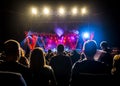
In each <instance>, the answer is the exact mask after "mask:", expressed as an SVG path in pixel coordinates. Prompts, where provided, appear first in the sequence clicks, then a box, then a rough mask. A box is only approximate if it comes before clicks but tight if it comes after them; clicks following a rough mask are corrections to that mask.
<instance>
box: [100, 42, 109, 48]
mask: <svg viewBox="0 0 120 86" xmlns="http://www.w3.org/2000/svg"><path fill="white" fill-rule="evenodd" d="M100 47H101V48H102V49H107V48H108V43H107V41H102V42H101V43H100Z"/></svg>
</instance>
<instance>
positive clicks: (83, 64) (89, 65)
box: [71, 40, 110, 86]
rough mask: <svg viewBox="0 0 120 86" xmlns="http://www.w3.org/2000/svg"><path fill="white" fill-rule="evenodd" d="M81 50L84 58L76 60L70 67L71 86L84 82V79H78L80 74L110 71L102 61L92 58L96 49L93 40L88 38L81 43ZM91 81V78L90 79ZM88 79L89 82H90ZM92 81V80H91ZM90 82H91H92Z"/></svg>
mask: <svg viewBox="0 0 120 86" xmlns="http://www.w3.org/2000/svg"><path fill="white" fill-rule="evenodd" d="M83 51H84V54H85V56H86V59H85V60H83V61H78V62H76V63H75V64H74V65H73V67H72V76H71V86H76V85H80V84H81V83H84V84H86V83H87V82H86V81H80V78H81V75H80V74H82V73H83V74H84V73H86V74H104V73H105V74H106V73H109V72H110V71H109V70H108V68H107V66H106V65H105V64H104V63H101V62H98V61H95V60H94V55H95V53H96V51H97V45H96V42H95V41H94V40H88V41H86V42H85V43H84V45H83ZM87 78H89V77H87ZM91 81H92V80H91ZM91 81H89V82H91ZM92 82H93V83H94V81H92ZM92 82H91V83H92Z"/></svg>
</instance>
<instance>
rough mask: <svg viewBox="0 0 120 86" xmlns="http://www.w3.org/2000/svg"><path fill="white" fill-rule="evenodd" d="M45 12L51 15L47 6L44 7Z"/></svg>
mask: <svg viewBox="0 0 120 86" xmlns="http://www.w3.org/2000/svg"><path fill="white" fill-rule="evenodd" d="M43 13H44V14H45V15H49V14H50V10H49V8H47V7H45V8H44V9H43Z"/></svg>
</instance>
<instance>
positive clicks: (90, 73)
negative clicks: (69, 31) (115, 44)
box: [0, 39, 120, 86]
mask: <svg viewBox="0 0 120 86" xmlns="http://www.w3.org/2000/svg"><path fill="white" fill-rule="evenodd" d="M97 46H98V45H97V43H96V41H95V40H86V41H85V42H84V44H83V49H82V51H80V52H78V51H76V50H67V51H66V50H65V48H64V45H63V44H59V45H58V46H57V47H56V50H57V51H56V52H53V51H52V50H51V49H49V50H48V52H45V51H44V50H43V49H42V48H41V47H38V46H36V47H35V48H34V49H32V50H31V51H30V52H29V53H28V52H27V54H26V51H25V50H24V49H22V47H21V45H20V43H19V42H18V41H17V40H14V39H9V40H7V41H5V42H4V46H3V47H4V49H3V51H1V52H0V86H5V83H1V82H11V85H12V86H14V84H15V85H16V86H79V85H80V84H84V85H85V84H86V83H87V82H90V83H89V84H90V85H96V84H95V83H99V84H100V85H104V84H119V80H120V52H119V48H110V47H109V46H108V43H107V41H102V42H101V43H100V45H99V46H100V48H101V49H98V47H97ZM6 72H7V73H6ZM3 73H4V75H5V74H6V76H9V77H11V78H12V79H9V78H8V77H6V76H3ZM8 73H10V74H8ZM11 74H12V75H11ZM14 75H15V76H16V75H18V77H17V78H19V79H13V78H16V77H15V76H14ZM13 76H14V77H13ZM11 80H12V81H11ZM16 80H19V81H16ZM87 84H88V83H87Z"/></svg>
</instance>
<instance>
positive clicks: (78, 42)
mask: <svg viewBox="0 0 120 86" xmlns="http://www.w3.org/2000/svg"><path fill="white" fill-rule="evenodd" d="M25 35H26V37H25V39H24V40H23V41H22V42H21V46H24V45H27V46H28V47H29V49H30V50H33V49H34V48H35V47H41V48H43V49H44V50H45V51H48V50H49V49H51V50H52V51H54V52H55V51H56V47H57V45H59V44H63V45H64V47H65V50H66V51H69V50H75V49H81V48H82V43H83V42H84V41H86V40H92V39H93V37H94V34H93V33H87V32H85V33H82V34H81V35H80V34H79V32H77V31H75V32H71V33H64V31H62V29H60V28H57V29H56V34H53V33H38V32H31V31H29V32H25ZM23 49H24V47H23Z"/></svg>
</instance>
